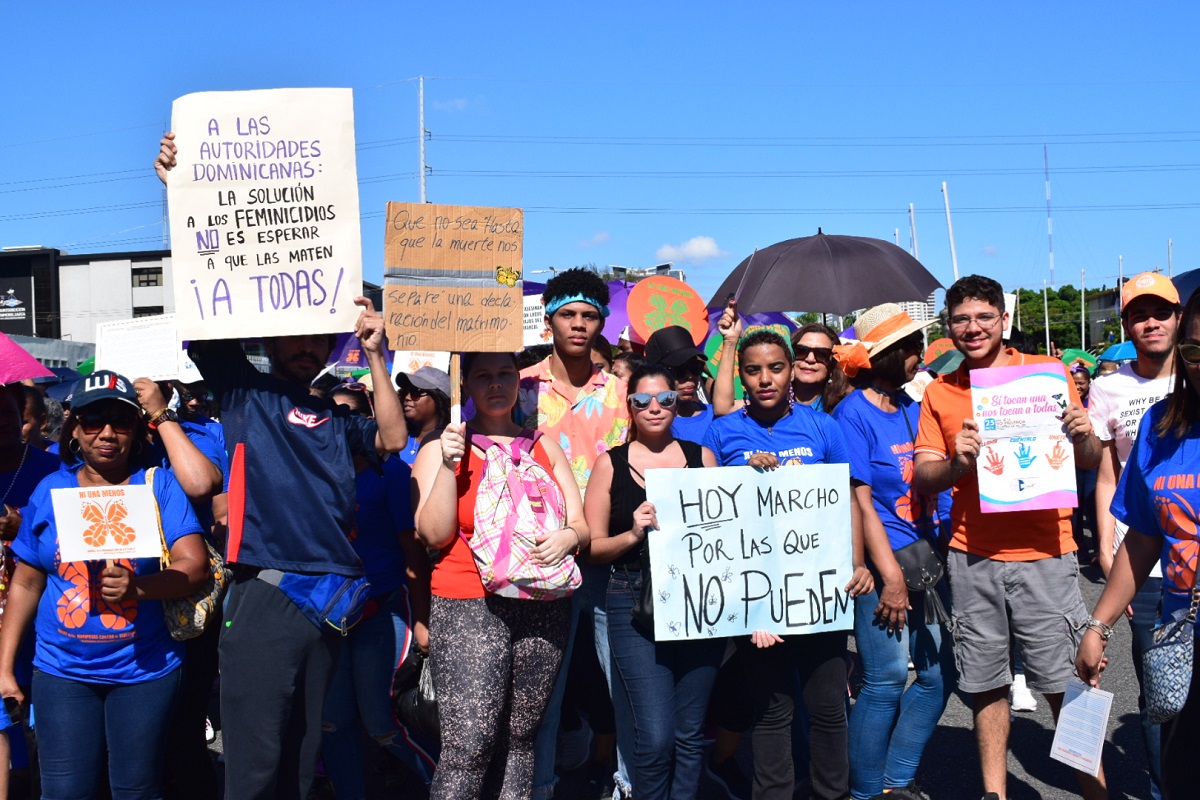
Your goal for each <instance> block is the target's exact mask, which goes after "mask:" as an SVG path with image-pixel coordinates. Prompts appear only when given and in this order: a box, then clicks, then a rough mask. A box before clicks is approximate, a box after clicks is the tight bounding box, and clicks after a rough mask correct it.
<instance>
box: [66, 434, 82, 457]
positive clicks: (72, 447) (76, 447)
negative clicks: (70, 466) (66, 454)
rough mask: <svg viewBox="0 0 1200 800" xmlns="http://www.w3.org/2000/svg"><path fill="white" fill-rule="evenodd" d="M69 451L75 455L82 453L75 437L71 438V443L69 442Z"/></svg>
mask: <svg viewBox="0 0 1200 800" xmlns="http://www.w3.org/2000/svg"><path fill="white" fill-rule="evenodd" d="M67 449H68V450H70V451H71V453H72V454H73V455H79V453H80V447H79V440H78V439H76V438H74V437H71V441H69V442H67Z"/></svg>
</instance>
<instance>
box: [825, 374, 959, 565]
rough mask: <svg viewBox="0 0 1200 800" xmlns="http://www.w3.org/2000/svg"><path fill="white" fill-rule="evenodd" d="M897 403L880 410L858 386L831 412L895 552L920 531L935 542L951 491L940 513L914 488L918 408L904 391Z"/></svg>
mask: <svg viewBox="0 0 1200 800" xmlns="http://www.w3.org/2000/svg"><path fill="white" fill-rule="evenodd" d="M896 402H897V404H898V405H899V408H898V409H897V410H896V411H892V412H888V411H884V410H883V409H881V408H879V407H878V406H876V405H875V404H874V403H872V402H871V401H870V400H868V399H867V396H866V395H865V394H863V391H862V389H857V390H855V391H854V392H853V393H851V394H850V395H849V396H848V397H847V398H846V399H845V400H843V401H842V402H841V403H839V404H838V406H837V408H835V409H834V410H833V418H834V419H835V420H837V422H838V424H839V425H841V428H842V434H843V435H844V436H845V437H846V445H847V446H848V447H849V449H850V464H851V467H852V468H851V471H852V472H853V474H854V475H855V476H857V477H858V479H859V480H861V481H862V482H863V483H865V484H867V485H868V486H870V487H871V499H872V501H873V502H874V505H875V511H876V512H877V513H878V514H879V520H880V521H881V522H882V523H883V528H884V530H886V531H887V536H888V543H889V544H890V545H891V546H892V549H893V550H899V549H900V548H901V547H904V546H905V545H909V544H912V543H913V542H915V541H916V540H917V537H918V536H920V535H922V532H924V535H925V536H926V538H928V539H930V541H935V540H936V539H937V538H938V521H939V519H943V518H944V519H948V518H949V511H950V502H949V495H950V492H943V494H944V495H946V497H945V512H946V513H945V514H944V515H939V509H938V505H939V503H938V502H937V501H933V500H932V499H931V498H930V496H928V495H921V494H919V493H918V492H917V491H915V490H914V489H913V488H912V479H913V439H914V436H915V434H916V431H917V422H918V420H919V419H920V415H921V406H920V404H919V403H917V402H916V401H914V400H913V399H912V398H911V397H909V396H908V395H907V394H905V393H903V392H901V393H900V395H899V396H898V397H897V399H896ZM906 419H907V422H905V420H906ZM938 499H939V500H941V499H942V498H940V497H939V498H938Z"/></svg>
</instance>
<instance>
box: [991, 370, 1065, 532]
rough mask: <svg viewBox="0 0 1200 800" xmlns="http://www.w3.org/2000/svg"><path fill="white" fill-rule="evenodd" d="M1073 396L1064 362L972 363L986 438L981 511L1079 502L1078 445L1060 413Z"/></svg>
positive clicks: (1018, 509) (1034, 508) (1059, 506)
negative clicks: (983, 366) (980, 365)
mask: <svg viewBox="0 0 1200 800" xmlns="http://www.w3.org/2000/svg"><path fill="white" fill-rule="evenodd" d="M1070 401H1071V394H1070V392H1069V390H1068V387H1067V374H1066V369H1065V368H1064V367H1063V365H1062V364H1060V363H1052V364H1026V365H1021V366H1015V367H993V368H991V369H973V370H971V405H972V407H973V408H974V409H975V422H976V424H978V425H979V435H980V436H982V437H983V448H982V449H981V450H980V452H979V457H978V459H977V460H976V473H977V474H978V476H979V510H980V511H982V512H984V513H985V514H986V513H996V512H1003V511H1034V510H1037V509H1045V508H1075V507H1076V506H1077V505H1079V495H1078V493H1077V491H1076V487H1075V447H1074V445H1073V444H1072V443H1071V438H1070V437H1069V436H1068V435H1067V433H1066V430H1065V428H1064V426H1063V423H1062V419H1061V417H1062V414H1063V411H1064V410H1065V409H1066V407H1067V404H1068V403H1069V402H1070Z"/></svg>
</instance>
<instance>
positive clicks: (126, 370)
mask: <svg viewBox="0 0 1200 800" xmlns="http://www.w3.org/2000/svg"><path fill="white" fill-rule="evenodd" d="M96 369H110V370H112V371H113V372H116V373H118V374H120V375H124V376H125V377H126V378H129V379H130V380H136V379H137V378H150V379H151V380H155V381H173V380H177V379H184V382H185V383H188V382H194V381H198V380H202V377H201V376H200V374H199V371H198V370H196V369H195V364H193V363H192V360H191V359H190V358H188V356H187V353H186V352H184V350H183V348H182V347H180V345H179V336H178V334H177V333H176V326H175V315H174V314H159V315H157V316H153V317H137V318H135V319H123V320H117V321H115V322H101V323H99V324H97V325H96ZM185 375H187V376H189V378H188V379H185V378H184V376H185ZM193 375H194V377H191V376H193Z"/></svg>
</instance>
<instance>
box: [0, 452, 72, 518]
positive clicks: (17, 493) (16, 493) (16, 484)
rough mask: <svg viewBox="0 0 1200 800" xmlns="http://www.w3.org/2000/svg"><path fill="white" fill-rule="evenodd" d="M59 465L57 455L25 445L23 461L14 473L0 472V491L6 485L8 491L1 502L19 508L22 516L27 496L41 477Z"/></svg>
mask: <svg viewBox="0 0 1200 800" xmlns="http://www.w3.org/2000/svg"><path fill="white" fill-rule="evenodd" d="M61 466H62V461H60V460H59V458H58V456H56V455H51V454H50V451H48V450H39V449H37V448H36V447H33V446H31V445H26V446H25V463H24V464H22V465H21V467H20V469H19V470H17V471H16V474H15V475H14V474H13V473H12V472H6V473H0V491H2V490H3V489H4V487H8V493H7V494H5V495H4V497H3V500H2V501H3V503H4V504H5V505H10V506H12V507H13V508H17V509H21V514H22V516H23V515H24V513H25V512H24V508H25V506H27V505H28V504H29V498H30V497H32V496H33V490H34V489H36V488H37V485H38V484H39V483H41V482H42V478H45V477H46V476H47V475H49V474H50V473H52V472H58V469H59V467H61ZM0 513H3V509H0Z"/></svg>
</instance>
